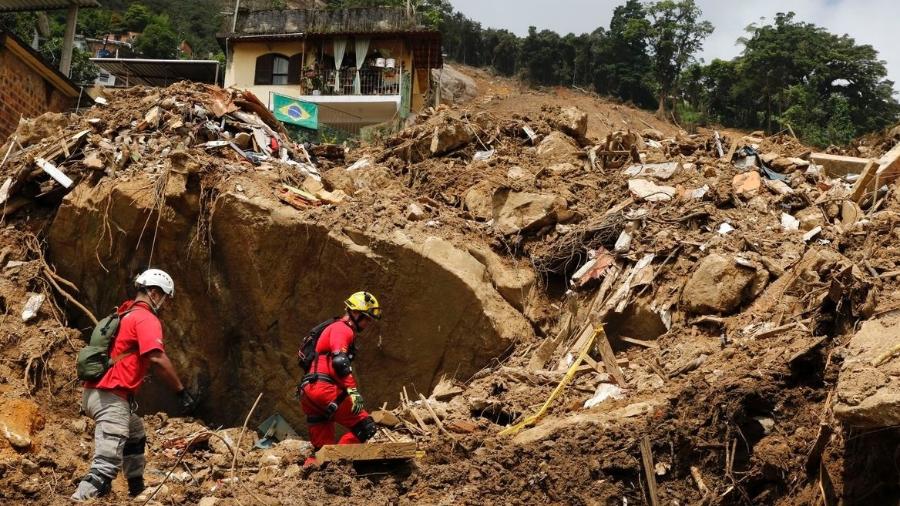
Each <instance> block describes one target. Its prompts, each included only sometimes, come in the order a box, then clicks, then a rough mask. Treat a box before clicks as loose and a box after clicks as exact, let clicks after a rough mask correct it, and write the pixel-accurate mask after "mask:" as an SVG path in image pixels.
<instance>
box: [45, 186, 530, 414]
mask: <svg viewBox="0 0 900 506" xmlns="http://www.w3.org/2000/svg"><path fill="white" fill-rule="evenodd" d="M261 177H262V176H261V175H260V173H256V174H254V175H253V176H252V178H251V177H241V176H237V177H236V179H232V180H230V181H229V183H228V184H227V185H223V187H222V193H221V194H219V196H218V198H217V199H216V200H215V202H214V203H206V202H205V201H204V200H202V199H200V197H199V195H198V194H197V193H196V192H199V188H200V185H199V183H197V184H196V185H195V184H194V183H191V184H188V185H187V188H188V189H187V190H183V188H184V186H180V188H182V191H181V192H168V187H167V194H168V193H173V195H172V196H171V197H169V198H167V199H166V206H165V208H164V210H163V212H162V216H160V217H159V226H158V229H157V228H156V226H155V223H156V220H157V215H156V211H155V210H154V209H155V208H154V200H153V193H152V192H150V193H148V192H147V184H148V181H147V179H144V178H141V177H135V178H133V179H132V180H129V181H125V182H119V183H117V184H106V185H98V186H94V187H91V186H90V185H88V184H82V185H78V186H77V187H76V188H75V189H73V191H72V192H71V193H69V194H68V195H67V196H66V199H65V201H64V202H63V204H62V205H61V206H60V208H59V210H58V212H57V215H56V217H55V219H54V222H53V225H52V226H51V230H50V233H49V235H50V238H49V242H50V245H49V250H50V253H49V255H50V258H51V260H52V262H53V263H54V265H55V266H56V267H57V268H58V269H59V273H60V275H62V276H65V277H66V278H67V279H70V280H72V281H73V282H74V283H77V285H78V287H79V288H80V292H79V295H80V300H82V301H83V302H84V303H85V304H86V305H87V306H89V307H90V308H92V309H93V311H94V312H95V313H96V314H101V312H102V311H105V310H106V308H109V307H113V306H114V305H115V304H116V303H117V302H120V301H121V300H123V299H124V298H125V297H126V296H127V293H126V287H127V286H128V285H129V283H128V280H129V279H133V276H134V272H136V271H139V270H140V269H142V268H145V267H146V266H147V265H148V264H149V263H150V260H149V259H150V254H151V251H152V265H156V266H160V267H162V268H164V269H165V270H166V271H167V272H169V273H170V274H171V275H172V276H173V277H174V278H175V280H176V283H177V284H178V291H179V296H178V298H177V299H176V302H175V303H173V304H172V305H171V307H169V308H167V313H166V318H165V321H164V325H165V330H166V350H167V352H168V354H169V356H170V357H171V358H172V360H173V361H174V362H175V363H176V366H177V367H178V369H179V371H180V372H181V373H182V374H183V378H184V380H185V382H186V383H187V384H188V385H191V386H197V387H200V388H202V389H203V392H204V402H203V403H202V404H201V406H200V411H199V413H200V414H201V415H202V416H203V418H204V419H205V420H206V421H208V422H210V423H211V424H223V425H232V424H240V423H241V422H242V421H243V414H244V413H246V410H247V406H249V405H251V404H252V403H253V401H254V399H255V398H256V395H257V394H258V393H259V392H264V393H265V395H264V396H263V399H262V401H261V403H260V406H259V411H260V412H265V413H270V412H271V413H274V412H279V413H282V414H283V416H284V417H285V418H287V419H288V421H289V422H290V423H291V425H293V426H294V427H295V428H296V429H297V430H302V429H303V427H304V426H305V424H304V423H303V419H302V417H301V414H300V413H299V410H298V409H297V404H296V400H294V399H292V396H291V395H289V394H290V392H287V390H286V388H288V386H289V385H295V384H296V381H297V374H298V372H297V365H296V353H297V347H298V346H299V343H300V341H301V340H302V338H303V335H304V334H305V333H306V332H308V330H309V329H310V328H312V327H313V326H315V325H316V324H317V323H319V322H322V321H324V320H325V319H326V318H329V317H331V316H334V315H336V314H339V312H340V311H341V308H342V307H343V303H342V301H343V299H344V298H346V297H347V294H349V293H353V292H355V291H358V290H360V289H363V288H365V289H366V290H369V291H371V292H373V293H375V294H376V295H377V296H378V298H379V301H380V302H381V303H382V305H383V306H384V308H385V311H384V318H383V319H382V320H381V321H380V322H379V325H378V326H377V327H376V328H375V329H372V330H371V331H370V332H369V333H368V334H364V335H362V336H361V337H360V340H359V345H360V348H361V349H360V352H359V353H358V355H357V358H356V361H355V362H354V370H355V372H356V374H357V375H358V377H359V379H360V382H361V384H362V385H363V393H364V395H365V396H366V399H367V400H369V401H370V402H371V404H372V405H381V404H382V403H384V402H393V401H394V400H395V399H396V396H397V389H398V388H400V386H401V385H407V388H409V385H414V388H415V389H416V390H417V391H420V392H424V393H426V394H427V393H429V392H430V391H431V388H432V387H433V386H434V385H435V384H436V383H437V380H438V378H440V377H441V375H442V374H444V373H447V374H458V375H460V376H468V375H472V374H474V373H475V372H477V371H478V370H480V369H481V368H482V367H484V366H485V365H487V364H489V363H490V361H491V360H493V359H494V358H496V357H498V356H500V355H501V354H502V353H503V352H504V351H505V350H507V349H509V347H510V346H511V345H512V344H513V343H514V342H515V341H516V340H518V339H528V338H531V337H533V335H534V334H533V329H532V327H531V326H530V324H529V323H528V321H527V320H526V319H525V317H524V316H523V315H522V314H521V313H520V312H519V311H517V310H516V309H515V308H514V307H512V306H511V305H510V304H509V303H508V302H507V301H506V299H504V297H503V296H502V295H501V294H500V293H499V291H498V290H497V288H495V287H494V285H493V283H492V282H491V278H490V275H489V274H488V272H487V268H486V267H485V266H484V265H483V264H482V263H481V262H480V261H478V260H477V259H476V258H475V257H473V256H472V255H471V254H469V253H468V252H467V251H466V250H465V248H464V247H463V248H460V247H457V246H455V245H454V244H453V243H451V242H448V241H446V240H443V239H439V238H435V237H423V236H422V235H404V234H402V233H400V232H396V233H394V232H391V233H386V232H378V231H376V230H375V229H374V228H373V229H372V230H371V231H369V230H367V229H366V225H367V224H366V223H360V224H351V223H347V224H345V225H344V226H341V224H340V223H337V224H335V223H323V222H322V218H321V216H320V215H316V214H315V213H314V212H312V213H309V212H304V211H301V210H297V209H294V208H293V207H290V206H286V205H284V204H282V203H280V202H279V201H278V200H276V198H275V197H274V196H273V195H272V192H271V190H270V189H269V188H270V187H272V186H274V185H276V184H277V179H276V177H277V176H276V175H274V174H273V175H272V176H271V181H263V182H261V180H260V178H261ZM151 184H152V183H151ZM173 184H174V183H173V177H172V176H170V185H173ZM205 206H209V207H205ZM107 216H115V225H114V227H113V228H114V230H116V231H117V232H116V233H114V234H113V236H112V237H109V232H108V227H106V225H105V223H106V221H107V220H106V217H107ZM149 216H153V220H152V222H151V227H152V228H148V232H145V233H144V234H143V237H141V232H142V230H143V227H144V224H145V223H146V222H147V220H148V217H149ZM198 224H200V225H198ZM198 226H199V228H198ZM357 226H358V227H359V228H357ZM104 230H107V231H106V232H104ZM104 234H105V235H104ZM152 238H155V242H153V243H152V244H151V239H152ZM204 238H207V239H208V240H209V242H208V246H203V245H202V242H201V241H202V240H203V239H204ZM97 244H103V245H104V248H102V250H101V251H96V246H97ZM151 248H152V250H151ZM101 262H102V264H101ZM104 267H105V269H108V271H105V270H104ZM171 399H172V397H171V395H169V394H168V393H166V392H165V390H164V389H163V388H162V387H160V386H159V385H157V384H155V383H154V384H148V385H146V388H144V389H143V390H142V392H141V395H140V400H139V401H140V403H141V405H142V406H144V407H145V409H148V410H149V411H150V412H153V411H155V410H175V409H177V407H176V406H175V405H174V402H173V401H172V400H171Z"/></svg>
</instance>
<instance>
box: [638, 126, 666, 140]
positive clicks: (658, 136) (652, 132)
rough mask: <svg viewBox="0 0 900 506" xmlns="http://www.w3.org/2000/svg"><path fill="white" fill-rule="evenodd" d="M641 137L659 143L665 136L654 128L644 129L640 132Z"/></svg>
mask: <svg viewBox="0 0 900 506" xmlns="http://www.w3.org/2000/svg"><path fill="white" fill-rule="evenodd" d="M641 137H643V138H645V139H650V140H653V141H661V140H663V139H665V138H666V134H664V133H662V132H660V131H659V130H657V129H655V128H645V129H644V130H642V131H641Z"/></svg>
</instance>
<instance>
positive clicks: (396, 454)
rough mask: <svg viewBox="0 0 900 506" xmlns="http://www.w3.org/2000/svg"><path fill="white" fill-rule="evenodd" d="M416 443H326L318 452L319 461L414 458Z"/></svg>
mask: <svg viewBox="0 0 900 506" xmlns="http://www.w3.org/2000/svg"><path fill="white" fill-rule="evenodd" d="M415 456H416V443H413V442H406V443H367V444H358V445H325V446H323V447H322V448H321V449H320V450H319V451H318V452H316V459H317V460H318V461H319V462H338V461H348V460H349V461H353V462H360V461H367V460H397V459H412V458H415Z"/></svg>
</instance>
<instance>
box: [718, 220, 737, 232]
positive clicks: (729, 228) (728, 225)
mask: <svg viewBox="0 0 900 506" xmlns="http://www.w3.org/2000/svg"><path fill="white" fill-rule="evenodd" d="M716 232H718V233H720V234H722V235H728V234H730V233H732V232H734V227H732V226H731V223H728V222H727V221H726V222H725V223H722V224H721V225H719V229H718V230H716Z"/></svg>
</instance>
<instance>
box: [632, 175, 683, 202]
mask: <svg viewBox="0 0 900 506" xmlns="http://www.w3.org/2000/svg"><path fill="white" fill-rule="evenodd" d="M628 190H629V191H630V192H631V194H632V195H634V197H635V198H637V199H639V200H646V201H647V202H663V201H666V200H672V197H674V196H675V194H676V193H677V192H678V190H676V189H675V187H672V186H660V185H658V184H656V183H654V182H652V181H648V180H646V179H629V180H628Z"/></svg>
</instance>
